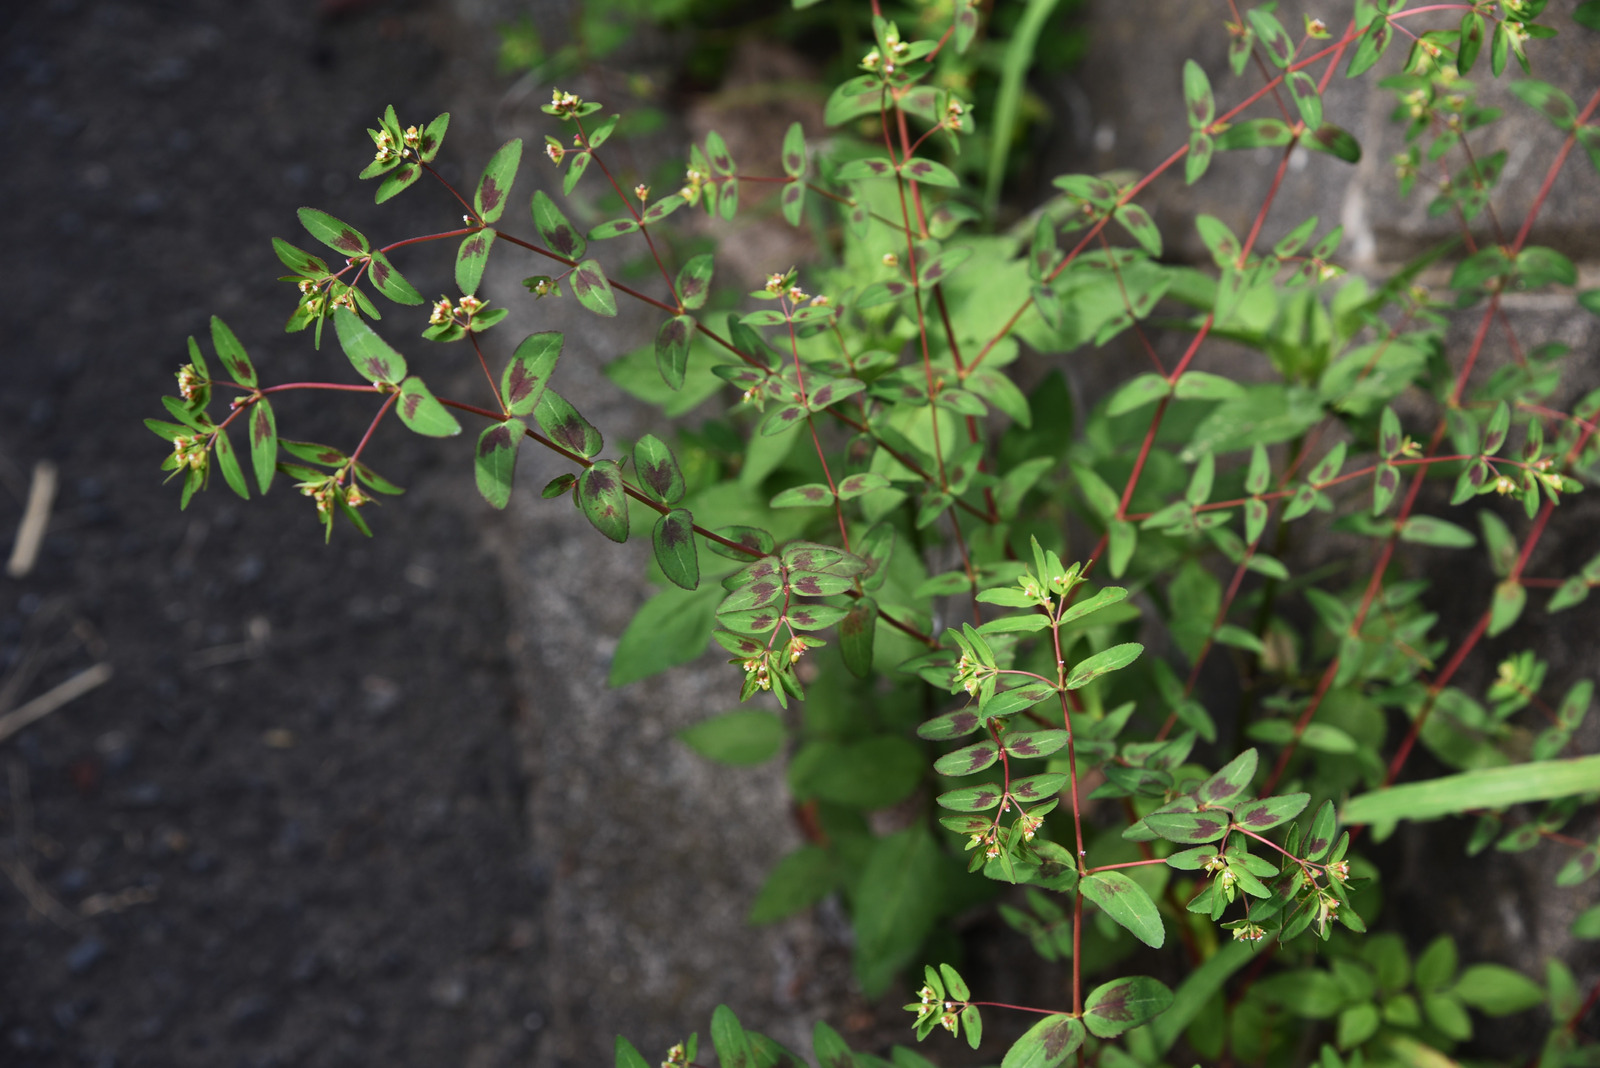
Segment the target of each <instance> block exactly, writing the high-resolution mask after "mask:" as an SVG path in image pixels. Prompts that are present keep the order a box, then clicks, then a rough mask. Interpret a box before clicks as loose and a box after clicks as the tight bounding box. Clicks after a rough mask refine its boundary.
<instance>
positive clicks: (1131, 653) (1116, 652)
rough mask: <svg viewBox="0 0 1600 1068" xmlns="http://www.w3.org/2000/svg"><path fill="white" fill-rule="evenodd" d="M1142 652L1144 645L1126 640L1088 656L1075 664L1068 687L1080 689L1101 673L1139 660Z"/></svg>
mask: <svg viewBox="0 0 1600 1068" xmlns="http://www.w3.org/2000/svg"><path fill="white" fill-rule="evenodd" d="M1142 652H1144V646H1143V645H1140V644H1139V643H1138V642H1124V643H1122V644H1121V645H1113V646H1112V647H1111V648H1109V649H1106V650H1103V651H1102V652H1098V653H1095V654H1094V655H1093V656H1091V657H1087V658H1086V659H1084V660H1081V661H1079V662H1078V663H1077V664H1076V665H1074V666H1073V668H1072V674H1070V675H1068V676H1067V689H1069V690H1076V689H1079V688H1080V687H1083V686H1087V685H1089V683H1091V682H1093V681H1094V680H1095V679H1097V678H1099V677H1100V676H1101V675H1106V674H1109V673H1110V672H1113V671H1116V670H1118V669H1119V668H1124V667H1127V666H1128V665H1129V664H1131V663H1133V662H1134V661H1135V660H1137V659H1138V657H1139V654H1140V653H1142Z"/></svg>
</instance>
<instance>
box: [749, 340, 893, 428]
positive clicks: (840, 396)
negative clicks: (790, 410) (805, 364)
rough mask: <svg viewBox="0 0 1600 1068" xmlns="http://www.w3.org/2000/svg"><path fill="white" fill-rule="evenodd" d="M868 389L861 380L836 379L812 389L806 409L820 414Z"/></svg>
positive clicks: (807, 398)
mask: <svg viewBox="0 0 1600 1068" xmlns="http://www.w3.org/2000/svg"><path fill="white" fill-rule="evenodd" d="M747 321H748V319H747ZM866 388H867V384H866V383H865V382H863V381H861V380H860V379H859V378H835V379H833V380H832V381H831V382H824V383H822V384H821V385H818V386H816V387H815V388H814V389H812V391H811V393H810V395H808V396H807V397H806V407H807V408H809V409H810V410H811V411H813V412H820V411H822V410H823V409H824V408H827V407H829V406H830V405H834V404H838V403H839V402H840V401H842V400H844V399H845V398H846V397H852V396H854V395H855V394H857V393H860V392H861V391H862V390H864V389H866Z"/></svg>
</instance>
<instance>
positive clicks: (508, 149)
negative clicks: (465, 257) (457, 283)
mask: <svg viewBox="0 0 1600 1068" xmlns="http://www.w3.org/2000/svg"><path fill="white" fill-rule="evenodd" d="M521 164H522V138H520V137H516V138H512V139H511V140H510V141H507V142H506V143H505V144H503V145H501V146H500V148H499V150H498V151H497V152H495V154H494V156H493V158H491V159H490V160H489V165H488V166H487V167H485V168H484V169H483V177H482V178H479V179H478V191H477V192H476V193H475V194H473V197H472V208H473V210H474V211H475V212H477V215H478V218H480V219H482V220H483V221H484V222H486V223H493V222H495V221H496V220H498V219H499V218H500V215H501V213H503V212H504V211H505V210H506V202H507V201H508V200H509V199H510V194H511V186H512V183H514V182H515V181H516V180H517V168H518V167H519V166H520V165H521ZM466 292H468V293H471V292H473V290H471V289H468V290H466Z"/></svg>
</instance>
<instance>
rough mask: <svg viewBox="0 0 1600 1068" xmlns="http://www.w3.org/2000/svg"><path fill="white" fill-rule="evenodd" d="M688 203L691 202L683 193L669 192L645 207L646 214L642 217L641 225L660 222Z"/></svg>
mask: <svg viewBox="0 0 1600 1068" xmlns="http://www.w3.org/2000/svg"><path fill="white" fill-rule="evenodd" d="M687 203H689V202H688V201H687V200H685V199H683V197H682V196H681V195H679V194H677V193H669V194H667V195H666V196H664V197H662V198H661V199H660V200H658V201H656V202H655V203H654V204H652V205H650V206H649V207H648V208H646V209H645V213H644V215H643V216H642V217H641V218H640V225H642V226H650V225H652V224H654V223H658V222H660V221H661V220H662V219H665V218H666V217H667V216H668V215H671V214H672V213H673V212H675V211H677V210H678V209H679V208H681V207H683V206H684V205H685V204H687Z"/></svg>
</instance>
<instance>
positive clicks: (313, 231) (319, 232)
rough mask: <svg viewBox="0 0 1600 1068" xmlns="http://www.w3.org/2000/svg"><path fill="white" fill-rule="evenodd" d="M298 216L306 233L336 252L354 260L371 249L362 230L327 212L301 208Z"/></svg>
mask: <svg viewBox="0 0 1600 1068" xmlns="http://www.w3.org/2000/svg"><path fill="white" fill-rule="evenodd" d="M385 184H387V183H385ZM396 192H398V190H396ZM298 214H299V216H300V225H301V226H304V227H305V228H306V232H307V233H309V234H310V235H311V236H312V237H314V238H316V239H317V240H318V241H321V242H322V243H323V244H324V245H327V246H328V247H329V248H331V249H333V250H334V251H335V252H340V253H343V254H344V255H346V256H349V257H352V258H354V257H357V256H360V255H362V254H363V253H365V252H366V251H367V250H368V249H369V248H370V247H371V246H369V245H368V244H367V239H366V236H365V235H364V234H362V233H361V231H360V230H357V229H356V228H355V227H353V226H351V225H350V224H349V223H344V222H340V221H339V220H338V219H335V218H334V217H333V216H332V215H329V214H328V213H327V212H325V211H318V210H317V209H316V208H301V209H300V211H299V213H298Z"/></svg>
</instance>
